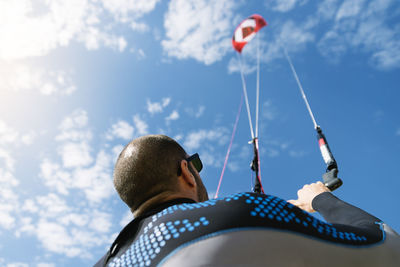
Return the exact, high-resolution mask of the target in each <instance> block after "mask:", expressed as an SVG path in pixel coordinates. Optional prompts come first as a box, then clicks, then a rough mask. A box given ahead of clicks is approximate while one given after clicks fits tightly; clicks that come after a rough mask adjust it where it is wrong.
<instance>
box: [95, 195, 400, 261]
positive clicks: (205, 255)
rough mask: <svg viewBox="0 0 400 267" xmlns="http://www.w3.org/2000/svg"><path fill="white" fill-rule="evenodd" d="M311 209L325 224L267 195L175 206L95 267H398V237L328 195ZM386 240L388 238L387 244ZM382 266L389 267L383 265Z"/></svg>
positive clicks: (122, 240) (153, 215)
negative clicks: (355, 265)
mask: <svg viewBox="0 0 400 267" xmlns="http://www.w3.org/2000/svg"><path fill="white" fill-rule="evenodd" d="M312 206H313V208H314V209H315V210H317V211H318V212H319V213H321V214H322V216H324V218H325V219H326V220H327V221H328V222H329V223H325V222H322V221H320V220H318V219H316V218H314V217H313V216H311V215H309V214H308V213H307V212H305V211H303V210H301V209H299V208H297V207H295V206H293V205H292V204H290V203H288V202H286V201H285V200H283V199H280V198H277V197H274V196H270V195H261V194H255V193H239V194H235V195H232V196H228V197H225V198H220V199H213V200H208V201H205V202H200V203H195V202H194V201H193V200H190V199H176V200H173V201H170V202H167V203H164V204H162V205H160V206H158V207H157V208H155V209H153V210H151V211H148V212H147V213H145V214H143V215H142V216H139V217H137V218H135V219H134V220H133V221H131V222H130V223H129V224H128V225H127V226H126V227H125V228H124V229H123V230H122V231H121V233H120V234H119V236H118V237H117V239H116V240H115V241H114V243H113V244H112V246H111V248H110V250H109V251H108V252H107V254H106V255H104V256H103V258H101V259H100V260H99V262H97V264H96V265H95V266H96V267H97V266H267V265H270V266H288V265H289V266H337V264H342V266H343V264H344V265H346V263H348V265H349V266H350V265H354V264H363V265H362V266H378V265H380V266H391V263H392V262H394V263H396V262H397V263H399V262H400V253H399V252H400V250H399V248H400V246H399V244H400V243H399V237H398V236H396V233H394V232H392V231H391V230H390V229H389V228H388V229H389V230H388V231H385V229H383V228H384V224H383V223H382V222H381V221H380V220H379V219H378V218H376V217H374V216H372V215H370V214H368V213H366V212H364V211H363V210H361V209H359V208H356V207H354V206H352V205H349V204H347V203H345V202H343V201H341V200H339V199H338V198H336V197H335V196H333V195H332V194H331V193H322V194H320V195H318V196H317V197H315V198H314V200H313V203H312ZM387 234H390V235H391V236H392V237H391V239H390V240H391V242H389V244H386V243H387V242H386V240H385V236H386V235H387ZM393 240H394V243H393V242H392V241H393ZM384 245H386V247H385V246H384ZM374 253H375V254H376V255H374ZM371 255H372V257H371ZM368 257H370V258H371V259H369V258H368ZM322 260H323V261H324V262H323V263H322V262H321V261H322ZM383 260H386V261H387V262H384V263H385V264H381V263H382V261H383ZM368 264H371V265H368ZM360 266H361V265H360ZM392 266H398V265H397V264H392Z"/></svg>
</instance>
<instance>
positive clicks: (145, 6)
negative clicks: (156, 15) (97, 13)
mask: <svg viewBox="0 0 400 267" xmlns="http://www.w3.org/2000/svg"><path fill="white" fill-rule="evenodd" d="M102 2H103V5H104V7H105V8H106V9H107V10H108V11H110V12H111V13H112V14H113V15H114V16H115V17H116V18H117V19H118V20H119V21H121V22H126V21H127V20H130V19H132V18H140V17H142V16H143V15H145V14H147V13H150V12H151V11H153V10H154V8H155V7H156V4H157V3H158V2H160V0H103V1H102Z"/></svg>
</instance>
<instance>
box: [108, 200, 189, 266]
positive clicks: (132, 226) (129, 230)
mask: <svg viewBox="0 0 400 267" xmlns="http://www.w3.org/2000/svg"><path fill="white" fill-rule="evenodd" d="M183 203H196V201H194V200H193V199H189V198H176V199H173V200H170V201H167V202H164V203H162V204H160V205H158V206H156V207H154V208H152V209H150V210H148V211H147V212H145V213H143V214H142V215H140V216H138V217H136V218H134V219H133V220H132V221H131V222H130V223H128V224H127V225H126V226H125V227H124V229H122V231H121V232H120V233H119V235H118V236H117V238H116V239H115V241H114V242H113V244H112V245H111V247H110V249H109V251H108V253H107V258H106V261H105V263H107V262H108V260H109V259H110V258H111V257H114V256H116V255H117V254H118V252H119V251H120V250H121V249H122V248H123V246H124V245H125V244H126V243H127V241H128V240H129V239H131V238H134V236H135V234H136V233H137V231H138V229H139V222H140V221H142V220H143V219H145V218H147V217H150V216H152V215H154V214H156V213H158V212H160V211H162V210H164V209H166V208H168V207H170V206H174V205H178V204H183Z"/></svg>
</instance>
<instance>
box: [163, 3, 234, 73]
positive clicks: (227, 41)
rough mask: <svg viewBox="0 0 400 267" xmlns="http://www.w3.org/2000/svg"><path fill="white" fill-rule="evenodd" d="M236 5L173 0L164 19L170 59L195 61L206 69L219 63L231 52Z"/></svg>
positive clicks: (164, 43) (166, 50)
mask: <svg viewBox="0 0 400 267" xmlns="http://www.w3.org/2000/svg"><path fill="white" fill-rule="evenodd" d="M235 7H236V5H235V3H234V1H230V0H221V1H206V0H172V1H171V2H170V3H169V7H168V12H167V14H166V15H165V20H164V27H165V30H166V38H165V39H164V40H163V41H162V42H161V44H162V46H163V48H164V50H165V52H166V53H167V54H168V56H170V57H176V58H178V59H187V58H193V59H196V60H197V61H199V62H203V63H204V64H206V65H209V64H212V63H214V62H216V61H219V60H220V59H221V58H222V57H223V56H224V55H225V54H226V53H227V52H228V51H230V48H231V33H232V31H233V26H232V22H233V10H234V8H235Z"/></svg>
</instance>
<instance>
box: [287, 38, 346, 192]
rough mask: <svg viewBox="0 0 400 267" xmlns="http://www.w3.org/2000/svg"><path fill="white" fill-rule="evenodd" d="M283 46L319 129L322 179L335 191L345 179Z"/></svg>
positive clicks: (312, 117) (305, 101)
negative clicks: (323, 170)
mask: <svg viewBox="0 0 400 267" xmlns="http://www.w3.org/2000/svg"><path fill="white" fill-rule="evenodd" d="M281 46H282V48H283V52H284V54H285V57H286V59H287V61H288V62H289V65H290V69H291V70H292V73H293V76H294V78H295V79H296V82H297V86H298V87H299V90H300V93H301V95H302V97H303V100H304V103H305V104H306V107H307V110H308V113H309V114H310V117H311V120H312V122H313V124H314V129H315V130H316V131H317V138H318V144H319V149H320V151H321V155H322V158H323V160H324V162H325V164H326V172H325V173H324V174H323V175H322V179H323V181H324V184H325V186H326V187H328V188H329V189H330V190H331V191H333V190H335V189H337V188H339V187H340V186H341V185H342V184H343V181H342V180H341V179H340V178H339V177H337V174H338V172H339V169H338V165H337V162H336V160H335V158H334V157H333V154H332V152H331V149H330V148H329V145H328V141H327V140H326V137H325V135H324V134H323V132H322V129H321V127H320V126H319V125H318V124H317V122H316V120H315V117H314V114H313V112H312V110H311V107H310V104H309V103H308V100H307V97H306V94H305V93H304V90H303V86H302V85H301V82H300V79H299V77H298V76H297V72H296V70H295V68H294V66H293V63H292V60H291V59H290V57H289V54H288V52H287V50H286V48H285V47H284V46H283V45H281Z"/></svg>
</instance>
